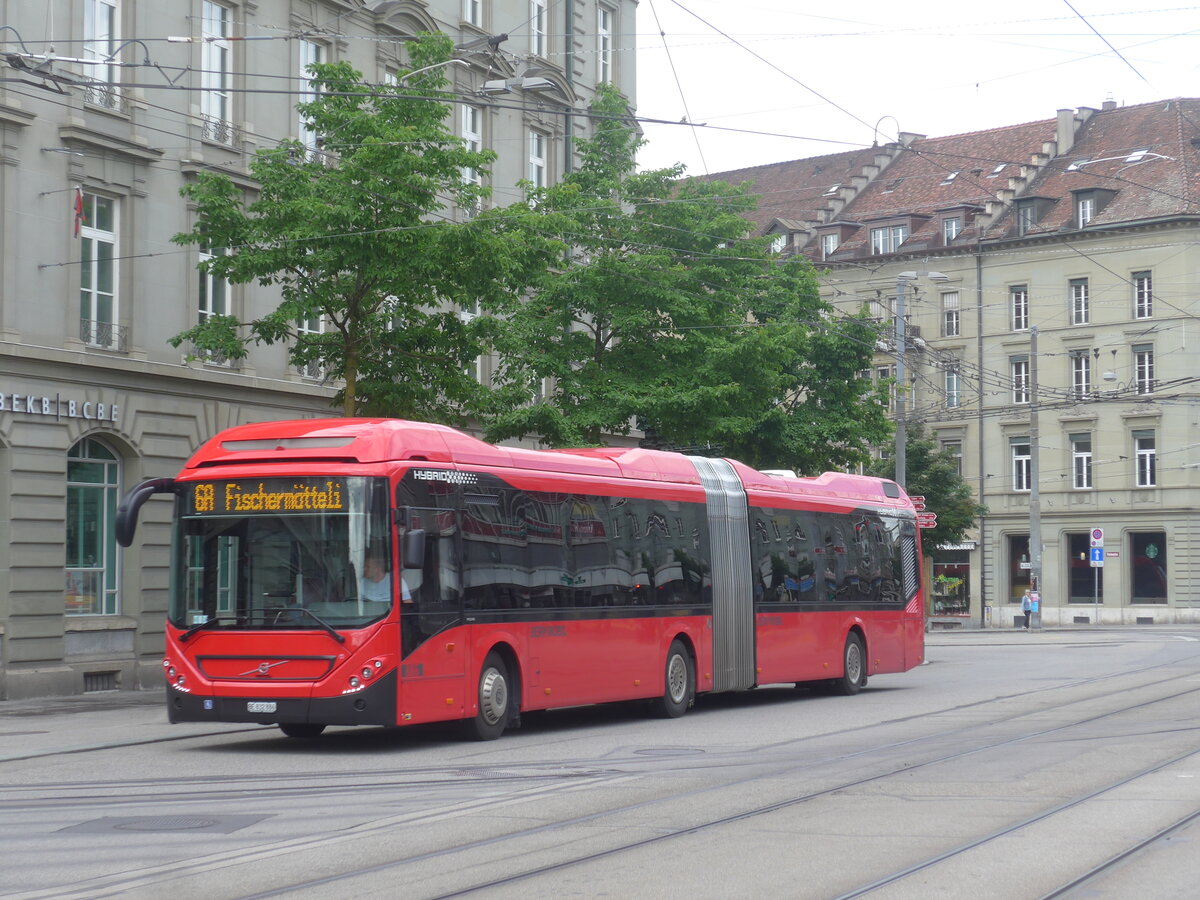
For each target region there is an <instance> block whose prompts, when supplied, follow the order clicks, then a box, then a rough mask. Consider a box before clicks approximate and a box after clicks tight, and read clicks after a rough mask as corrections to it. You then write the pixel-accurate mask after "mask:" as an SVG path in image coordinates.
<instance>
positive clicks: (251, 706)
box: [246, 700, 275, 713]
mask: <svg viewBox="0 0 1200 900" xmlns="http://www.w3.org/2000/svg"><path fill="white" fill-rule="evenodd" d="M246 712H253V713H273V712H275V701H274V700H250V701H248V702H247V703H246Z"/></svg>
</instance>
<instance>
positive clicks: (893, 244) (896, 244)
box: [871, 224, 908, 256]
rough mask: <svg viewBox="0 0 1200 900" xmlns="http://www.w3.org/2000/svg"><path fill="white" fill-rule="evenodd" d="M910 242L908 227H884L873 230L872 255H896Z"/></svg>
mask: <svg viewBox="0 0 1200 900" xmlns="http://www.w3.org/2000/svg"><path fill="white" fill-rule="evenodd" d="M906 240H908V225H906V224H905V225H884V226H881V227H879V228H872V229H871V253H872V254H874V255H876V256H878V255H880V254H883V253H895V252H896V251H897V250H899V249H900V245H901V244H903V243H904V242H905V241H906Z"/></svg>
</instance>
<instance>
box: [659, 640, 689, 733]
mask: <svg viewBox="0 0 1200 900" xmlns="http://www.w3.org/2000/svg"><path fill="white" fill-rule="evenodd" d="M663 671H664V675H665V679H664V681H665V684H664V687H663V695H662V697H660V698H659V700H658V702H657V703H656V704H655V712H657V713H658V714H659V715H660V716H662V717H663V718H664V719H678V718H679V717H680V716H682V715H683V714H684V713H685V712H687V711H688V707H689V706H691V705H692V701H693V700H694V699H695V697H696V675H695V668H694V666H693V664H692V655H691V654H690V653H688V650H687V647H685V646H684V645H683V642H682V641H680V640H674V641H672V642H671V648H670V649H669V650H668V651H667V662H666V665H665V666H664V670H663Z"/></svg>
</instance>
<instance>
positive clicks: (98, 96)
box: [0, 0, 635, 699]
mask: <svg viewBox="0 0 1200 900" xmlns="http://www.w3.org/2000/svg"><path fill="white" fill-rule="evenodd" d="M634 9H635V3H634V2H633V0H570V2H567V3H557V4H556V3H550V2H548V0H366V2H364V0H46V2H44V3H30V2H27V0H0V25H2V26H5V27H4V30H3V34H0V40H3V41H4V50H5V56H4V57H3V60H2V61H0V164H2V165H0V209H2V216H3V218H2V222H0V227H2V231H0V480H2V482H3V489H0V534H2V538H0V699H16V698H22V697H30V696H39V695H50V694H70V693H78V692H81V691H90V690H110V689H114V688H116V689H130V688H137V687H147V686H152V685H155V684H158V683H159V682H160V678H161V675H160V674H159V672H160V670H161V666H160V660H161V649H162V620H163V615H164V610H165V605H166V587H167V584H166V582H167V565H166V564H167V541H168V532H167V528H166V522H165V518H166V516H167V515H168V514H169V509H168V505H167V504H165V503H154V504H150V505H149V506H148V507H147V509H146V512H147V514H148V518H147V520H146V521H145V522H144V525H143V527H142V528H141V529H140V530H139V533H138V540H137V543H135V545H134V546H133V547H132V548H130V550H129V551H126V552H124V553H118V551H117V547H116V543H115V539H114V537H113V534H112V522H113V513H114V510H115V505H116V502H117V499H118V498H119V496H120V495H121V494H122V493H123V491H124V490H125V489H127V488H128V487H130V486H132V485H134V484H136V483H138V482H139V481H141V480H142V479H144V478H149V477H154V476H161V475H172V474H174V473H175V472H176V471H178V469H179V468H180V466H181V465H182V463H183V461H184V460H185V459H186V458H187V457H188V456H189V455H190V454H191V452H192V451H193V450H194V449H195V448H196V447H197V446H198V444H199V443H200V442H201V441H202V440H204V439H206V438H207V437H208V436H210V435H212V434H213V433H214V432H215V431H217V430H218V429H220V428H223V427H226V426H229V425H234V424H238V423H244V422H253V421H262V420H268V419H278V418H287V417H297V416H313V415H319V414H323V413H324V412H326V411H328V410H329V400H330V398H331V396H332V393H333V389H332V388H331V387H330V386H329V385H326V384H323V383H322V382H321V381H319V380H318V379H315V378H313V377H310V376H311V375H312V374H313V373H310V372H306V371H298V370H296V369H294V368H292V367H290V366H289V364H288V359H287V354H286V350H285V348H282V347H258V348H254V349H253V350H252V352H251V356H250V357H249V358H248V359H247V360H245V361H243V362H241V363H238V364H233V365H227V364H220V363H219V362H218V361H216V360H209V361H206V362H188V360H187V358H186V355H185V353H184V352H181V350H177V349H173V348H172V347H171V346H170V345H169V344H168V338H170V337H171V336H172V335H174V334H177V333H179V332H181V331H183V330H185V329H187V328H188V327H190V326H192V325H194V324H196V322H197V321H198V320H199V319H200V317H203V316H206V315H210V314H214V313H232V314H234V315H237V316H239V317H241V318H243V319H250V318H254V317H256V316H259V315H262V314H264V313H265V312H267V311H269V310H270V309H273V308H274V307H275V305H277V302H278V297H277V296H276V295H274V294H273V293H272V292H270V291H268V290H265V289H262V288H259V287H257V286H247V287H233V288H230V287H229V286H227V285H223V284H220V283H215V282H213V281H212V280H211V279H205V278H203V277H201V276H200V275H199V274H198V272H197V271H196V264H197V262H198V260H199V257H198V254H197V251H196V249H195V248H190V249H182V248H180V247H177V246H176V245H174V244H172V243H171V242H170V237H171V236H172V235H174V234H176V233H178V232H182V231H187V230H189V229H190V227H191V218H190V216H191V213H190V211H189V210H188V208H187V204H186V203H185V201H184V200H183V199H182V198H181V197H180V195H179V189H180V187H181V186H182V185H184V184H185V183H187V181H188V179H189V178H192V177H194V176H195V174H196V173H197V172H200V171H203V170H210V169H216V170H219V171H224V172H228V173H229V174H230V175H231V176H233V177H234V178H235V179H240V180H241V181H242V182H243V183H244V184H245V186H246V187H247V188H248V189H252V188H253V185H252V184H251V183H250V182H249V180H248V179H246V178H245V173H246V171H247V165H246V163H247V160H248V158H249V156H250V155H251V154H253V153H254V152H255V151H256V150H258V149H260V148H264V147H271V146H274V145H275V144H276V143H277V142H278V141H279V140H281V139H285V138H293V139H299V140H301V141H304V142H306V143H310V144H311V145H312V146H313V147H314V148H317V149H319V145H318V142H317V136H316V135H314V134H312V133H310V132H308V131H307V130H306V128H305V127H304V123H303V122H302V121H301V120H300V117H299V116H298V114H297V113H296V111H295V104H296V102H298V100H300V99H302V98H303V96H304V93H305V90H306V87H307V82H306V78H305V75H304V67H305V65H306V64H307V63H309V62H312V61H331V62H332V61H339V60H348V61H350V62H351V63H352V64H353V65H354V67H355V68H357V69H358V70H359V71H361V72H363V74H364V78H365V79H367V80H368V81H373V82H378V83H385V82H388V81H389V80H391V79H394V78H395V74H396V72H397V70H398V69H399V68H400V67H402V66H404V65H405V64H406V62H407V60H406V56H405V43H406V38H407V37H410V36H412V35H414V34H416V33H419V32H425V31H441V32H444V33H446V34H448V35H450V36H451V38H452V39H453V40H454V41H455V43H456V45H457V46H458V47H459V50H458V51H457V53H456V56H457V57H458V58H460V59H462V60H463V61H464V63H465V64H463V65H454V66H449V67H447V70H448V74H449V76H450V77H451V79H452V84H453V92H454V94H455V95H456V96H457V98H458V99H457V100H456V101H455V102H454V104H453V109H452V112H451V118H450V122H452V124H453V127H454V130H455V133H456V134H458V135H459V136H461V137H462V138H463V139H464V140H465V141H467V142H468V143H470V144H473V145H475V146H478V147H482V148H491V149H493V150H495V151H496V152H497V153H498V154H499V159H498V161H497V162H496V163H495V165H494V167H493V170H492V173H491V175H490V176H489V183H490V187H491V188H492V191H493V200H492V202H493V203H495V204H497V205H503V204H507V203H509V202H512V201H513V200H515V199H518V198H519V196H520V195H519V190H520V189H519V188H518V187H517V186H516V185H517V182H518V181H520V180H521V179H526V178H527V179H529V180H531V181H533V182H535V183H549V182H552V181H554V180H555V179H556V178H558V177H560V176H561V174H562V173H563V172H564V171H565V170H567V169H568V168H569V167H570V166H571V165H572V163H573V162H574V155H573V149H572V148H573V146H574V144H573V142H574V139H575V138H576V137H578V136H580V135H586V134H587V133H588V123H587V117H586V115H583V113H584V112H585V110H586V108H587V105H588V103H589V100H590V98H591V95H592V92H593V90H594V87H595V85H596V84H597V83H599V82H601V81H612V82H614V83H615V84H616V85H617V86H618V87H619V88H621V89H622V90H623V92H624V93H625V94H626V96H628V97H630V98H631V99H632V98H633V94H634V83H635V81H634V79H635V71H634V59H633V53H632V48H633V34H634V30H633V27H634ZM452 214H453V215H454V216H456V217H460V218H461V217H462V216H463V215H464V214H463V213H462V212H461V211H457V210H456V211H453V213H452ZM312 327H320V323H319V322H318V323H313V325H312ZM185 350H186V348H185Z"/></svg>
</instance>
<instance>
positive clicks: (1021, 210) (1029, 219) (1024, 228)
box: [1017, 202, 1037, 234]
mask: <svg viewBox="0 0 1200 900" xmlns="http://www.w3.org/2000/svg"><path fill="white" fill-rule="evenodd" d="M1036 224H1037V207H1036V206H1035V205H1034V204H1033V203H1032V202H1028V203H1018V204H1017V234H1026V233H1028V232H1029V230H1030V229H1032V228H1033V226H1034V225H1036Z"/></svg>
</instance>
